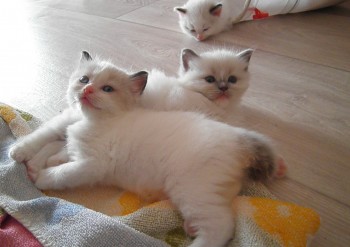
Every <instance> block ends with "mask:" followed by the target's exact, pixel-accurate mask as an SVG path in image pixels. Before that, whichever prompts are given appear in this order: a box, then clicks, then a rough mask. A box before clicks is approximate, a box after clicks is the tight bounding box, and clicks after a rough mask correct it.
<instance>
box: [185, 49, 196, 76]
mask: <svg viewBox="0 0 350 247" xmlns="http://www.w3.org/2000/svg"><path fill="white" fill-rule="evenodd" d="M198 58H199V56H198V55H197V54H196V53H195V52H194V51H192V50H191V49H183V50H182V51H181V65H182V68H183V70H184V71H187V70H189V68H190V62H191V61H193V60H194V59H198Z"/></svg>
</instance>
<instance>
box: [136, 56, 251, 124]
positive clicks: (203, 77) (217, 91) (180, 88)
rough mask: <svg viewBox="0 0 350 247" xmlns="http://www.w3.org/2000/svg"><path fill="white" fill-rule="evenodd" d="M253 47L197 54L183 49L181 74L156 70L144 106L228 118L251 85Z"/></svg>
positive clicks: (149, 84)
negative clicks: (249, 70) (238, 50)
mask: <svg viewBox="0 0 350 247" xmlns="http://www.w3.org/2000/svg"><path fill="white" fill-rule="evenodd" d="M252 52H253V50H251V49H247V50H244V51H242V52H239V53H237V52H233V51H230V50H225V49H221V50H214V51H209V52H204V53H202V54H200V55H197V54H196V53H195V52H194V51H192V50H190V49H183V50H182V51H181V60H180V64H181V65H180V68H179V75H178V77H176V78H175V77H169V76H166V75H165V74H164V73H162V72H160V71H157V70H152V71H151V73H150V75H149V77H148V83H147V87H146V89H145V91H144V93H143V95H142V98H141V100H142V105H143V106H144V107H146V108H152V109H156V110H182V111H195V112H201V113H204V114H206V115H208V116H210V117H213V118H215V119H217V120H220V121H226V120H227V119H228V118H229V117H230V116H231V115H233V114H234V110H235V109H236V107H237V105H238V104H239V102H240V100H241V97H242V95H243V94H244V92H245V91H246V90H247V88H248V87H249V72H248V65H249V60H250V57H251V55H252Z"/></svg>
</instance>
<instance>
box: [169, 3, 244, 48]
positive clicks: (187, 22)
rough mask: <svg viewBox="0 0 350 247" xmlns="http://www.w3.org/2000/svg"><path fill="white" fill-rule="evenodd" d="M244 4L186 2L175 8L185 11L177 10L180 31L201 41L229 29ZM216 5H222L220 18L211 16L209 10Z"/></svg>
mask: <svg viewBox="0 0 350 247" xmlns="http://www.w3.org/2000/svg"><path fill="white" fill-rule="evenodd" d="M244 3H245V1H241V2H239V1H234V0H188V1H187V2H186V3H185V4H184V5H183V6H182V7H176V8H175V10H177V9H178V8H181V9H183V10H185V11H186V13H183V12H181V11H178V10H177V12H178V13H179V25H180V27H181V30H182V31H183V32H184V33H185V34H187V35H189V36H191V37H193V38H195V39H196V40H198V41H201V40H204V39H207V38H208V37H210V36H212V35H215V34H218V33H220V32H223V31H225V30H227V29H229V28H231V27H232V24H233V21H234V20H235V19H236V18H237V16H239V15H240V14H241V12H242V9H244V8H243V6H244ZM217 4H222V11H221V14H220V16H213V15H212V14H210V12H209V10H210V8H212V7H213V6H215V5H217ZM207 28H208V30H206V29H207ZM191 30H192V32H191Z"/></svg>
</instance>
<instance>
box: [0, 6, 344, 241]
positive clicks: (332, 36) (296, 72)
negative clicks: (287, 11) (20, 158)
mask: <svg viewBox="0 0 350 247" xmlns="http://www.w3.org/2000/svg"><path fill="white" fill-rule="evenodd" d="M182 3H184V0H159V1H157V0H115V1H109V0H99V1H94V0H75V1H64V0H46V1H45V0H9V1H3V2H2V3H1V5H2V8H1V15H0V33H1V38H0V72H1V82H0V85H1V88H0V102H4V103H7V104H10V105H13V106H16V107H19V108H20V109H23V110H26V111H28V112H31V113H33V114H34V115H36V116H38V117H40V118H42V119H43V120H46V119H48V118H50V117H52V116H53V115H55V114H57V113H59V111H60V110H62V109H63V108H64V107H65V100H64V95H65V90H66V87H67V82H68V81H67V78H68V77H69V75H70V73H71V72H72V70H73V68H74V66H75V64H76V62H77V59H78V58H79V56H80V51H81V50H88V51H90V52H91V53H92V54H100V55H101V56H104V57H111V58H112V59H113V60H114V61H115V62H116V63H117V64H118V65H120V66H122V67H125V68H127V69H131V70H133V71H137V70H141V69H148V70H149V69H151V68H155V67H157V68H159V69H162V70H164V71H166V72H167V73H169V74H175V73H176V72H177V68H178V62H179V54H180V50H181V49H182V48H185V47H187V48H191V49H194V50H195V51H198V52H202V51H207V50H211V49H213V48H217V47H226V48H236V49H243V48H248V47H252V48H255V49H256V51H255V52H254V54H253V57H252V60H251V66H250V71H251V73H252V80H251V87H250V88H249V90H248V92H247V94H246V95H245V96H244V99H243V106H242V108H243V113H242V121H240V124H243V125H244V126H246V127H247V128H252V129H256V130H258V131H261V132H262V133H265V134H267V135H269V136H271V137H272V138H274V139H275V140H276V142H277V144H278V148H279V150H280V151H281V153H282V155H283V156H284V157H285V159H286V161H287V163H288V165H289V173H288V177H287V178H286V179H283V180H280V181H277V182H276V183H274V184H271V185H270V186H269V187H270V189H271V191H272V192H273V193H275V194H276V195H277V196H278V197H279V198H280V199H282V200H287V201H290V202H295V203H298V204H300V205H304V206H308V207H312V208H314V209H316V210H317V211H318V212H319V214H320V215H321V217H322V226H321V229H320V231H319V234H318V235H317V237H316V239H315V240H314V242H313V244H312V246H325V247H333V246H350V148H349V146H350V2H347V3H345V4H342V5H340V6H337V7H332V8H328V9H323V10H318V11H313V12H307V13H301V14H293V15H284V16H277V17H272V18H269V19H265V20H262V21H251V22H245V23H240V24H237V25H236V26H235V27H234V28H233V29H232V30H231V31H229V32H227V33H223V34H221V35H219V36H217V37H215V38H214V39H211V40H208V41H205V42H202V43H199V42H196V41H195V40H193V39H190V38H189V37H187V36H185V35H184V34H182V33H181V31H180V29H179V27H178V24H177V15H176V13H174V12H173V10H172V9H173V7H174V6H177V5H179V4H182Z"/></svg>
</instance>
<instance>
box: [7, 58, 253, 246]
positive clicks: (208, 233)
mask: <svg viewBox="0 0 350 247" xmlns="http://www.w3.org/2000/svg"><path fill="white" fill-rule="evenodd" d="M88 63H89V64H90V65H91V66H86V67H85V69H87V71H89V68H92V67H93V68H94V69H93V70H91V71H90V72H91V73H87V71H85V72H83V71H82V70H79V71H80V73H81V72H83V75H87V74H88V75H89V77H90V82H89V83H88V84H82V83H80V82H79V80H78V78H79V77H75V76H73V77H72V79H71V82H70V87H69V89H68V92H69V93H68V95H70V96H71V97H72V99H74V101H78V102H80V103H77V104H79V105H80V106H81V110H82V113H83V114H82V115H83V117H82V118H81V119H80V120H79V121H77V122H76V123H74V124H72V125H70V126H69V127H68V131H67V135H68V137H67V142H68V151H69V157H70V162H68V163H65V164H62V165H60V166H56V167H50V168H46V169H42V170H40V171H39V173H38V176H34V177H35V178H34V180H35V185H36V186H37V187H38V188H39V189H63V188H67V187H75V186H79V185H83V184H91V185H93V184H96V183H103V184H114V185H117V186H119V187H121V188H124V189H126V190H129V191H133V192H136V193H138V194H139V195H141V196H142V195H146V196H147V197H148V195H149V193H154V194H159V193H165V194H166V195H167V196H168V197H169V198H170V199H171V201H172V202H173V203H174V204H175V205H176V206H177V207H178V209H179V210H180V212H181V213H182V215H183V217H184V219H185V221H186V222H187V225H188V226H189V227H190V228H191V229H192V230H193V229H194V231H195V234H196V236H197V237H196V239H195V240H194V242H193V244H192V245H191V246H192V247H194V246H196V247H199V246H208V247H209V246H210V247H215V246H223V245H224V244H225V243H226V242H227V241H228V240H229V239H230V238H231V237H232V234H233V231H234V220H233V214H232V208H231V203H232V200H233V198H234V197H235V196H236V195H237V194H238V192H239V190H240V188H241V184H242V179H243V177H244V170H245V169H246V168H247V167H248V166H249V163H250V161H251V160H252V159H253V158H254V148H253V147H252V146H251V140H252V139H251V138H250V137H253V139H254V138H255V139H256V137H258V138H259V135H258V134H256V133H254V132H250V131H247V130H244V129H241V128H234V127H232V126H229V125H227V124H224V123H220V122H217V121H214V120H211V119H208V118H206V117H205V116H204V115H201V114H199V113H192V112H176V111H174V112H156V111H152V110H146V109H141V108H139V107H138V105H139V104H138V98H139V94H141V92H142V90H143V87H142V82H143V83H145V82H146V81H145V80H146V79H145V78H144V76H143V77H142V76H140V75H138V76H136V77H132V76H128V75H127V74H126V73H125V72H123V71H121V70H119V69H118V68H116V67H114V66H113V65H112V64H109V63H107V62H102V63H101V62H98V61H97V62H91V61H89V62H88ZM105 86H110V87H112V88H113V89H114V90H113V91H111V92H105V91H103V90H102V88H104V87H105ZM87 88H90V89H91V90H92V93H89V94H88V93H86V92H87V91H88V90H87ZM84 97H85V98H86V99H87V101H88V103H86V101H84V100H83V98H84ZM255 139H254V140H255ZM14 155H15V154H14ZM38 169H40V168H38Z"/></svg>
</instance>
